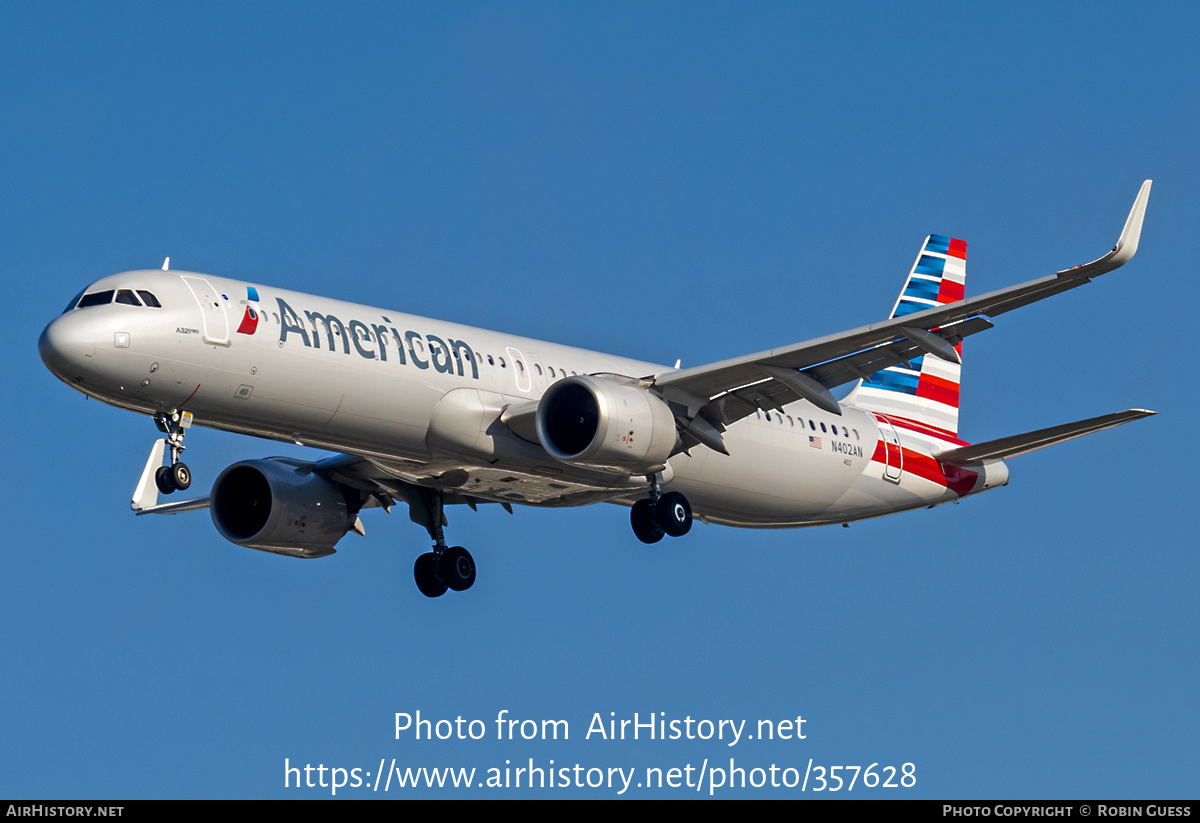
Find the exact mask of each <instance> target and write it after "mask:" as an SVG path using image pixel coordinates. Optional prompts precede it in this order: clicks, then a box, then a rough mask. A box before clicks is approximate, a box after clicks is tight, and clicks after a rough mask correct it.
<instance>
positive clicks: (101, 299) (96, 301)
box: [79, 289, 113, 309]
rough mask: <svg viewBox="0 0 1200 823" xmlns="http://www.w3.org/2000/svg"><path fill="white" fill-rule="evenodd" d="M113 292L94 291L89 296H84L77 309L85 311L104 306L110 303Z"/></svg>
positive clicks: (110, 290)
mask: <svg viewBox="0 0 1200 823" xmlns="http://www.w3.org/2000/svg"><path fill="white" fill-rule="evenodd" d="M112 299H113V290H112V289H109V290H108V291H95V292H92V293H91V294H85V295H84V296H83V299H82V300H80V301H79V308H81V309H86V308H89V307H91V306H106V305H108V304H109V303H111V302H112Z"/></svg>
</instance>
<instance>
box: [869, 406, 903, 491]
mask: <svg viewBox="0 0 1200 823" xmlns="http://www.w3.org/2000/svg"><path fill="white" fill-rule="evenodd" d="M875 420H876V422H878V424H879V436H880V437H882V438H883V445H884V454H885V456H886V458H887V463H886V464H884V468H883V479H884V480H890V481H891V482H893V483H899V482H900V477H901V476H902V475H903V474H904V450H903V449H902V448H900V436H899V435H898V434H896V428H895V426H893V425H892V424H891V423H889V422H888V421H887V420H885V419H884V418H882V417H875Z"/></svg>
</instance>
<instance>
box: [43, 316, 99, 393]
mask: <svg viewBox="0 0 1200 823" xmlns="http://www.w3.org/2000/svg"><path fill="white" fill-rule="evenodd" d="M95 353H96V334H95V329H94V323H93V322H92V321H91V320H90V319H89V318H87V317H86V316H81V313H80V312H68V313H66V314H64V315H62V316H60V317H56V318H55V319H54V320H51V321H50V324H49V325H48V326H46V328H45V329H44V330H43V331H42V336H41V337H39V338H38V354H40V355H41V356H42V362H43V363H45V364H46V368H48V369H49V370H50V371H51V372H53V373H54V374H55V376H57V377H58V378H59V379H60V380H65V381H68V382H74V381H75V380H76V379H77V378H79V377H82V376H83V375H84V374H85V373H86V372H87V370H88V368H89V363H90V362H91V360H92V356H93V355H94V354H95Z"/></svg>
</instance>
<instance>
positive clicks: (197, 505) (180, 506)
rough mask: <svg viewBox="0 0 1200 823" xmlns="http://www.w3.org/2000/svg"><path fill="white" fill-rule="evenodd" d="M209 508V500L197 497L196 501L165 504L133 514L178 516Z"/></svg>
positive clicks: (136, 511) (139, 510)
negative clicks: (182, 513) (181, 513)
mask: <svg viewBox="0 0 1200 823" xmlns="http://www.w3.org/2000/svg"><path fill="white" fill-rule="evenodd" d="M207 508H208V498H207V497H197V498H196V499H195V500H180V501H179V502H178V503H163V504H162V505H161V506H150V507H149V508H145V509H135V510H134V512H133V513H134V514H136V515H138V516H139V517H140V516H141V515H143V514H178V513H179V512H190V511H195V510H196V509H207Z"/></svg>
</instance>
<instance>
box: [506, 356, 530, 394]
mask: <svg viewBox="0 0 1200 823" xmlns="http://www.w3.org/2000/svg"><path fill="white" fill-rule="evenodd" d="M507 351H508V359H509V360H511V361H512V367H513V377H514V378H516V380H517V391H519V392H527V391H529V389H530V388H531V387H532V383H531V381H530V378H529V373H530V371H531V368H530V366H529V363H528V362H526V360H525V355H523V354H521V352H519V351H517V350H516V349H513V348H510V349H508V350H507Z"/></svg>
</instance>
